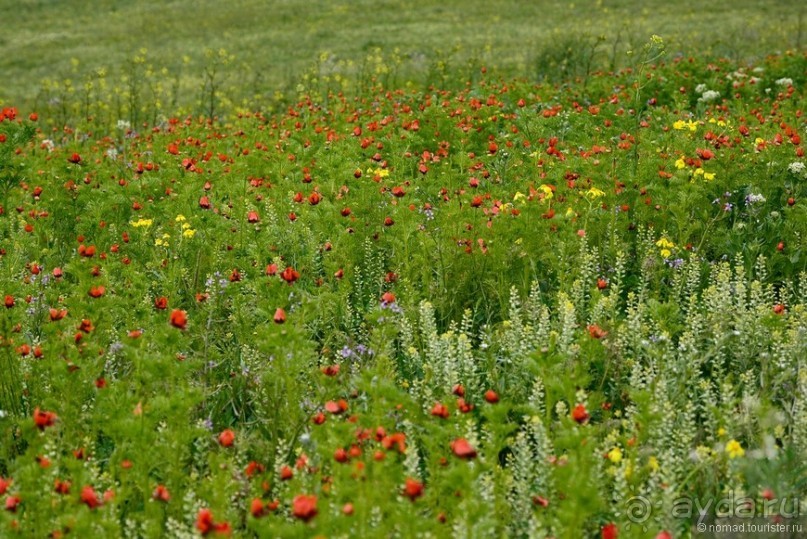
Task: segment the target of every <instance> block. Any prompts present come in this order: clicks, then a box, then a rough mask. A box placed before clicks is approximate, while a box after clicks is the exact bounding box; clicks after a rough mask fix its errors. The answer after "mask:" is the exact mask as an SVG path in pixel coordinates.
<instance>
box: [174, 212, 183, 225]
mask: <svg viewBox="0 0 807 539" xmlns="http://www.w3.org/2000/svg"><path fill="white" fill-rule="evenodd" d="M185 220H186V219H185V216H184V215H182V214H181V213H180V214H179V215H177V216H176V218H175V219H174V221H176V222H177V223H181V222H182V221H185Z"/></svg>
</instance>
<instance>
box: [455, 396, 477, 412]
mask: <svg viewBox="0 0 807 539" xmlns="http://www.w3.org/2000/svg"><path fill="white" fill-rule="evenodd" d="M457 409H458V410H459V411H460V413H463V414H467V413H468V412H470V411H471V410H473V409H474V405H473V404H471V403H469V402H465V399H463V398H462V397H460V398H459V399H457Z"/></svg>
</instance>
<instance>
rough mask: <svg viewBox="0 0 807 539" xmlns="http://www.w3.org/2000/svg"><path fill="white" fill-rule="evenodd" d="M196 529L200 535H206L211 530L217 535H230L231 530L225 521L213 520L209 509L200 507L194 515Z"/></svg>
mask: <svg viewBox="0 0 807 539" xmlns="http://www.w3.org/2000/svg"><path fill="white" fill-rule="evenodd" d="M196 529H197V530H199V533H201V534H202V535H208V534H209V533H211V532H213V533H216V534H217V535H230V533H231V532H232V530H231V529H230V525H229V524H228V523H227V522H220V523H217V522H214V521H213V512H212V511H211V510H210V509H207V508H205V509H200V510H199V513H198V514H197V515H196Z"/></svg>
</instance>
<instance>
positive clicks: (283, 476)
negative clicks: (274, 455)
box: [280, 464, 294, 481]
mask: <svg viewBox="0 0 807 539" xmlns="http://www.w3.org/2000/svg"><path fill="white" fill-rule="evenodd" d="M292 477H294V470H292V469H291V468H290V467H289V466H287V465H285V464H284V465H283V467H282V468H280V480H281V481H288V480H289V479H291V478H292Z"/></svg>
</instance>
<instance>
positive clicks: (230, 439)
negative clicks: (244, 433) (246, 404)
mask: <svg viewBox="0 0 807 539" xmlns="http://www.w3.org/2000/svg"><path fill="white" fill-rule="evenodd" d="M234 442H235V432H233V431H232V429H224V430H223V431H221V434H219V443H220V444H221V445H222V446H223V447H231V446H232V445H233V443H234Z"/></svg>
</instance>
